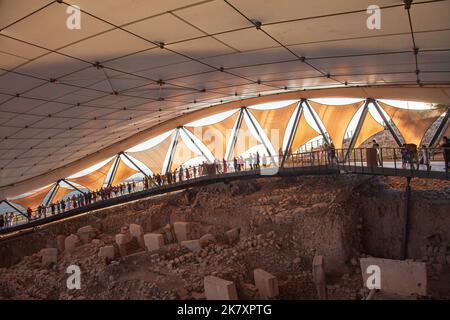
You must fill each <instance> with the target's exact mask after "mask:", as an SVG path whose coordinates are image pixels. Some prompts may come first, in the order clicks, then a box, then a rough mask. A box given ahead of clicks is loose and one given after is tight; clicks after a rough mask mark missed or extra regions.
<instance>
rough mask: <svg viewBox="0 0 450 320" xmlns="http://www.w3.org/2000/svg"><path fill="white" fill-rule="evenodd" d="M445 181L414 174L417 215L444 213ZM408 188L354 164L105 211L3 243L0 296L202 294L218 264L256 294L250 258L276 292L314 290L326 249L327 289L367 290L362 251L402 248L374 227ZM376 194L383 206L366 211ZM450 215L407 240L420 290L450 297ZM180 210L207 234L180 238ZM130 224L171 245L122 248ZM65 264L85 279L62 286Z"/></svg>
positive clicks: (242, 294)
mask: <svg viewBox="0 0 450 320" xmlns="http://www.w3.org/2000/svg"><path fill="white" fill-rule="evenodd" d="M448 187H449V186H448V184H445V183H441V182H434V181H431V182H430V181H428V180H427V181H417V182H415V181H414V180H413V189H415V188H417V189H418V190H417V192H418V194H417V197H416V200H417V199H426V201H427V207H426V208H425V209H424V207H423V203H421V204H420V205H421V206H420V207H418V208H420V210H419V209H417V210H416V211H414V216H413V217H414V219H418V218H420V217H422V215H425V216H427V217H428V218H429V220H435V219H434V218H433V217H431V216H430V214H436V215H439V216H437V217H439V218H441V216H444V213H443V212H445V211H447V213H448V209H449V208H450V207H449V204H450V196H449V195H450V190H449V189H448ZM401 188H402V181H400V180H396V179H384V178H370V177H361V176H353V175H338V176H335V175H333V176H322V177H297V178H270V179H258V180H255V181H237V182H232V183H229V184H224V183H218V184H214V185H210V186H206V187H199V188H192V189H189V190H186V191H183V192H177V193H173V194H170V195H166V196H160V197H155V198H150V199H145V200H141V201H137V202H134V203H130V204H125V205H121V206H117V207H114V208H109V209H104V210H99V211H96V212H93V213H91V214H88V215H84V216H82V217H78V218H74V219H70V220H68V221H63V222H60V223H57V224H53V225H51V226H48V227H45V228H42V229H40V230H36V231H35V232H32V233H28V234H24V235H22V236H20V237H17V238H14V239H9V240H3V241H2V242H0V260H3V261H2V263H1V264H2V265H3V266H4V267H3V268H0V299H205V294H204V285H203V279H204V277H205V276H207V275H214V276H217V277H220V278H223V279H226V280H230V281H233V282H234V283H235V285H236V288H237V292H238V296H239V298H240V299H250V300H251V299H258V298H260V296H259V293H258V290H257V289H256V287H255V285H254V283H255V282H254V279H253V270H254V269H255V268H262V269H264V270H266V271H267V272H270V273H271V274H273V275H275V276H276V277H277V280H278V284H279V296H278V299H317V292H316V288H315V285H314V283H313V276H312V265H311V263H312V259H313V257H314V256H315V255H322V256H323V257H324V260H325V270H326V280H327V292H328V297H329V298H330V299H361V298H362V297H364V296H365V295H366V294H367V289H364V288H363V283H362V277H361V270H360V267H359V260H358V259H359V258H361V257H367V256H371V255H374V252H375V253H376V252H377V250H385V249H386V247H389V246H392V248H391V249H390V251H389V250H388V251H386V252H388V253H383V254H385V255H388V254H393V255H395V254H396V253H395V248H396V247H395V246H394V244H391V243H388V242H398V241H397V238H395V237H398V235H397V233H398V231H397V230H391V229H389V228H384V229H383V230H381V231H380V230H378V229H374V228H375V227H374V226H373V224H374V223H376V222H372V220H371V219H374V220H373V221H377V220H375V216H376V217H377V219H378V218H379V217H378V216H377V215H379V214H381V215H383V216H386V215H389V214H391V215H393V216H396V217H397V216H399V212H401V208H400V207H399V203H400V202H401V201H402V191H401V190H400V189H401ZM421 188H422V189H421ZM433 188H437V189H433ZM421 190H422V191H421ZM433 190H434V191H436V190H438V192H437V191H436V192H434V191H433ZM386 193H389V194H392V195H391V196H392V198H390V199H389V200H388V201H391V202H392V206H387V204H386V203H380V200H378V201H376V199H384V198H383V197H384V195H385V194H386ZM429 194H434V195H435V196H433V197H430V196H429ZM377 197H381V198H377ZM369 199H372V200H369ZM374 199H375V200H374ZM370 201H375V202H374V203H376V204H377V205H379V206H380V207H378V208H371V209H370V210H367V209H366V208H365V206H366V204H367V203H370ZM424 201H425V200H424ZM381 202H382V200H381ZM386 202H387V200H386ZM381 206H385V207H383V208H384V209H380V208H381ZM433 206H437V207H436V208H437V209H436V208H434V207H433ZM391 207H392V208H391ZM414 208H415V207H414ZM396 210H397V211H396ZM398 210H399V211H398ZM428 211H430V212H431V213H429V212H428ZM441 211H442V212H441ZM436 219H437V218H436ZM446 219H447V220H445V221H444V222H440V223H439V226H436V225H434V224H430V225H427V223H423V224H424V225H423V226H421V228H422V229H420V230H419V229H417V230H416V229H414V228H413V229H412V230H413V231H414V233H417V234H418V235H419V234H420V236H417V237H412V238H411V248H415V247H417V248H418V249H417V251H418V253H417V255H418V256H416V257H412V258H414V259H415V260H421V261H425V262H426V263H427V266H428V268H429V270H430V272H429V296H427V297H425V298H433V299H442V298H450V284H449V283H448V282H447V283H446V279H448V277H449V274H450V273H449V265H450V259H449V258H450V257H449V256H450V250H449V249H450V247H449V246H448V240H449V238H450V236H449V234H448V232H449V230H447V232H445V230H446V224H445V223H449V224H450V217H448V218H446ZM176 221H186V222H190V223H191V225H192V232H191V238H192V239H198V238H200V237H202V236H204V235H206V234H207V235H209V236H210V237H209V241H207V242H202V245H201V248H200V249H199V250H194V251H192V250H190V249H188V248H186V247H184V246H181V245H180V243H178V242H177V241H176V234H175V233H174V230H173V223H174V222H176ZM426 221H427V220H426ZM132 223H133V224H139V225H141V226H142V227H143V229H144V232H145V233H148V232H152V233H160V234H162V235H163V236H164V243H165V245H164V246H163V247H162V248H161V249H160V250H156V251H152V252H148V251H146V250H145V249H143V248H139V246H137V245H136V246H134V247H133V248H132V249H130V250H128V252H127V254H126V255H125V256H120V254H119V252H120V250H119V248H118V246H117V244H116V242H115V235H116V234H118V233H119V232H120V230H121V227H123V226H128V225H129V224H132ZM393 223H395V221H394V222H393ZM87 225H90V226H92V228H93V229H95V235H94V236H92V239H91V238H90V239H89V241H88V242H87V243H85V244H80V245H78V246H77V247H76V248H75V249H74V250H73V251H72V252H71V253H68V252H65V251H60V252H59V253H58V258H57V262H56V263H53V264H50V265H48V266H43V265H42V263H41V260H42V258H41V255H40V253H39V251H40V249H42V248H50V247H53V248H56V247H57V244H56V237H57V235H64V236H68V235H69V234H76V233H77V230H78V228H80V227H83V226H87ZM378 225H379V223H378ZM236 228H238V229H239V236H238V238H237V239H231V238H230V236H229V235H227V231H230V230H233V229H236ZM416 228H417V227H416ZM439 228H443V229H439ZM374 230H376V232H374ZM383 232H384V233H385V234H384V235H383V237H384V238H383V237H381V235H380V233H383ZM375 233H376V235H374V234H375ZM422 233H424V234H426V235H427V236H422ZM391 234H392V235H391ZM436 234H438V235H439V237H437V238H436V236H434V237H432V236H433V235H436ZM393 235H395V236H393ZM388 236H390V237H391V238H388ZM430 237H432V239H431V238H430ZM383 239H389V241H386V243H383V242H385V241H384V240H383ZM436 239H437V240H436ZM373 242H376V243H375V244H373ZM105 245H113V246H115V250H116V257H115V258H114V259H112V260H109V259H107V260H105V259H104V258H103V257H100V256H99V250H100V248H101V247H103V246H105ZM395 245H396V244H395ZM377 246H378V247H377ZM419 247H420V249H419ZM379 248H380V249H379ZM436 248H437V249H436ZM411 250H412V249H411ZM419 251H420V252H419ZM422 251H425V252H424V254H422V253H423V252H422ZM382 252H384V251H382ZM375 255H376V256H380V255H379V254H375ZM411 255H416V254H415V253H414V250H412V251H411ZM442 257H443V258H442ZM388 258H389V257H388ZM390 258H395V257H390ZM446 259H447V260H446ZM69 265H77V266H79V267H80V269H81V289H80V290H68V289H67V286H66V280H67V278H68V276H69V275H68V274H67V273H66V268H67V267H68V266H69Z"/></svg>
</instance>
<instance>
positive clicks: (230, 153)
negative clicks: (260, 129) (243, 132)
mask: <svg viewBox="0 0 450 320" xmlns="http://www.w3.org/2000/svg"><path fill="white" fill-rule="evenodd" d="M243 109H244V108H241V110H239V115H238V118H237V120H236V124H235V126H234V134H233V138H232V140H231V144H230V148H229V149H228V150H227V151H228V152H229V153H228V155H226V160H227V161H230V160H231V159H230V156H231V155H232V151H233V149H234V147H235V145H236V140H237V137H238V134H239V130H240V128H241V123H242V120H243V118H244V112H243V111H242V110H243Z"/></svg>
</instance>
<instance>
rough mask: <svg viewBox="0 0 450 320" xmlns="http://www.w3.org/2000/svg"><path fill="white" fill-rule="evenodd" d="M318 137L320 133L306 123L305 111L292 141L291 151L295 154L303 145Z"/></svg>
mask: <svg viewBox="0 0 450 320" xmlns="http://www.w3.org/2000/svg"><path fill="white" fill-rule="evenodd" d="M318 135H319V133H318V132H317V131H316V130H314V129H313V128H312V127H311V126H310V125H309V123H308V121H306V118H305V111H303V112H302V114H301V116H300V120H299V122H298V126H297V130H296V132H295V136H294V139H293V141H292V147H291V151H292V152H295V151H296V150H298V148H300V147H301V146H302V145H304V144H305V143H307V142H308V141H309V140H311V139H313V138H315V137H317V136H318Z"/></svg>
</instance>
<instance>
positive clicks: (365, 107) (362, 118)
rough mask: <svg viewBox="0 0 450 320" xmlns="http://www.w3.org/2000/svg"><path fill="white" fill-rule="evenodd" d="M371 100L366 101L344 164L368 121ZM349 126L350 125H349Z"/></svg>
mask: <svg viewBox="0 0 450 320" xmlns="http://www.w3.org/2000/svg"><path fill="white" fill-rule="evenodd" d="M370 102H371V101H370V99H366V102H364V107H363V111H362V113H361V116H360V117H359V120H358V124H357V125H356V129H355V133H354V134H353V136H352V139H351V140H350V144H349V145H348V149H347V151H346V152H345V156H344V159H343V160H344V163H345V162H347V159H348V156H349V155H350V153H351V152H352V150H353V147H354V146H355V143H356V140H357V139H358V136H359V133H360V132H361V129H362V126H363V124H364V120H366V116H367V113H368V112H369V103H370ZM347 126H348V125H347Z"/></svg>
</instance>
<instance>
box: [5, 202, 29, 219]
mask: <svg viewBox="0 0 450 320" xmlns="http://www.w3.org/2000/svg"><path fill="white" fill-rule="evenodd" d="M2 202H4V203H6V205H8V206H10V207H11V208H13V209H14V210H16V211H17V212H18V213H19V214H20V215H22V216H24V217H25V218H28V216H27V215H26V214H25V213H24V212H22V211H20V210H19V209H18V208H17V207H16V206H15V205H13V204H12V203H11V202H9V201H8V200H2V201H0V204H1V203H2Z"/></svg>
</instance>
